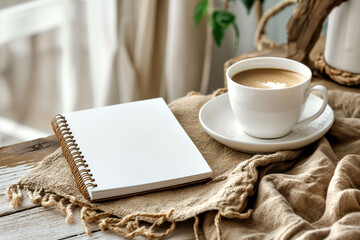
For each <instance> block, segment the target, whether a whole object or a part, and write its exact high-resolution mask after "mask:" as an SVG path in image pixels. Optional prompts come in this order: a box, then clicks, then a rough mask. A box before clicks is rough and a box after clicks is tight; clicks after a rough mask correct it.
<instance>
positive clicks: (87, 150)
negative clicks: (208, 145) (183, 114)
mask: <svg viewBox="0 0 360 240" xmlns="http://www.w3.org/2000/svg"><path fill="white" fill-rule="evenodd" d="M52 126H53V129H54V132H55V134H56V136H57V138H58V140H59V142H60V145H61V146H62V148H63V152H64V155H65V157H66V159H67V161H68V162H69V164H70V166H71V168H72V170H73V174H74V176H75V178H76V180H77V184H78V187H79V189H80V190H81V192H82V193H83V195H84V196H85V197H86V198H87V199H88V200H90V201H99V200H101V199H109V198H114V197H122V196H129V195H133V194H138V193H144V192H149V191H153V190H159V189H165V188H169V187H174V186H178V185H184V184H190V183H192V182H198V181H201V180H205V179H209V178H210V177H211V175H212V171H211V169H210V167H209V165H208V164H207V162H206V161H205V159H204V158H203V157H202V155H201V153H200V152H199V150H198V149H197V148H196V146H195V144H194V143H193V142H192V141H191V139H190V138H189V136H188V135H187V134H186V132H185V131H184V129H183V128H182V127H181V125H180V124H179V122H178V121H177V120H176V118H175V116H174V115H173V114H172V112H171V111H170V109H169V108H168V106H167V105H166V103H165V102H164V100H163V99H162V98H156V99H150V100H144V101H138V102H132V103H125V104H118V105H113V106H106V107H101V108H94V109H88V110H83V111H77V112H71V113H63V114H60V115H57V116H55V117H54V119H53V121H52Z"/></svg>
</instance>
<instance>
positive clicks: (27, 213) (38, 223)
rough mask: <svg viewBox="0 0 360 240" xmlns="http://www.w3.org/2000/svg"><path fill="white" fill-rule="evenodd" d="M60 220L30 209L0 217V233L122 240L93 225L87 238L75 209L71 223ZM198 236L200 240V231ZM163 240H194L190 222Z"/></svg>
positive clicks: (43, 210) (51, 210) (50, 211)
mask: <svg viewBox="0 0 360 240" xmlns="http://www.w3.org/2000/svg"><path fill="white" fill-rule="evenodd" d="M64 219H65V218H64V216H63V215H62V213H60V212H59V211H57V210H56V209H54V208H51V207H50V208H44V207H39V208H31V209H27V210H24V211H18V212H16V213H12V214H10V215H6V216H2V217H0V232H1V235H2V237H4V238H2V239H23V238H24V237H25V236H26V239H49V238H51V239H68V238H70V239H98V238H106V239H125V238H123V237H122V236H120V235H118V234H115V233H114V232H112V231H104V232H102V231H100V229H99V227H98V225H97V224H95V223H91V224H89V226H90V229H91V230H92V234H91V236H88V235H87V234H86V233H85V231H84V226H83V224H82V222H81V220H80V209H79V208H75V209H74V220H75V222H74V223H72V224H67V223H65V220H64ZM160 229H161V228H160ZM200 236H203V233H202V231H200ZM135 239H144V238H143V237H137V238H135ZM167 239H173V240H176V239H194V233H193V220H188V221H185V222H182V223H178V224H177V227H176V229H175V230H174V232H173V233H172V234H171V235H170V236H169V237H168V238H167Z"/></svg>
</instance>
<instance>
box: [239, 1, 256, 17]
mask: <svg viewBox="0 0 360 240" xmlns="http://www.w3.org/2000/svg"><path fill="white" fill-rule="evenodd" d="M241 2H242V3H243V4H244V5H245V8H246V12H247V14H250V11H251V8H252V6H253V5H254V2H255V0H241Z"/></svg>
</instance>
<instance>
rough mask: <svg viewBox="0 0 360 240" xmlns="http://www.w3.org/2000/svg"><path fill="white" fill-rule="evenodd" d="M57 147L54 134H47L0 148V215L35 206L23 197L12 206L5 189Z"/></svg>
mask: <svg viewBox="0 0 360 240" xmlns="http://www.w3.org/2000/svg"><path fill="white" fill-rule="evenodd" d="M58 147H59V144H58V142H57V140H56V138H55V136H49V137H47V138H39V139H35V140H32V141H28V142H23V143H18V144H15V145H10V146H5V147H1V148H0V216H3V215H8V214H11V213H15V212H17V211H23V210H24V209H28V208H34V207H36V205H34V204H33V203H31V201H30V200H29V199H28V198H27V197H24V198H23V204H22V206H21V207H19V208H16V209H14V208H12V207H11V206H10V204H9V200H8V198H7V195H6V189H7V188H8V186H10V185H11V184H13V183H15V182H17V181H18V179H20V178H21V177H22V176H23V175H25V174H26V173H28V172H29V171H30V170H31V169H32V168H34V167H35V166H36V165H37V164H38V163H39V162H40V161H41V160H43V159H44V157H46V156H47V155H49V154H50V153H52V152H53V151H55V150H56V149H57V148H58Z"/></svg>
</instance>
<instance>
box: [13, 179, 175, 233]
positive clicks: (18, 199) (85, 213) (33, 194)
mask: <svg viewBox="0 0 360 240" xmlns="http://www.w3.org/2000/svg"><path fill="white" fill-rule="evenodd" d="M22 190H24V191H25V192H26V193H27V195H28V197H29V199H30V200H31V201H32V203H34V204H38V205H42V206H43V207H55V208H57V209H58V210H59V211H60V212H61V213H62V214H63V215H64V216H65V222H66V223H73V222H74V214H73V209H74V207H80V208H81V216H80V218H81V221H82V222H83V224H84V227H85V232H86V233H87V234H88V235H91V229H90V228H89V225H88V223H92V222H95V223H97V224H98V226H99V228H100V229H101V231H104V230H106V229H109V230H112V231H114V232H115V233H118V234H120V235H122V236H124V237H125V238H130V239H131V238H134V237H136V236H144V237H146V238H148V239H162V238H164V237H166V236H168V235H170V234H171V233H172V232H173V231H174V230H175V227H176V222H175V221H170V220H169V219H170V217H171V216H172V215H173V212H174V209H170V210H169V211H168V212H165V211H161V212H160V213H157V214H146V213H140V212H137V213H134V214H128V215H126V216H124V217H122V218H119V217H115V216H113V215H111V213H108V212H103V211H100V210H97V209H93V208H91V207H90V206H84V205H83V204H81V203H80V202H79V201H77V200H76V199H75V197H70V198H66V197H61V196H58V195H56V194H53V193H46V192H44V190H43V189H35V190H33V189H30V188H29V187H28V186H22V185H21V184H13V185H11V186H10V187H9V188H8V189H7V196H8V197H9V200H10V204H11V206H12V207H14V208H17V207H20V206H21V204H22V199H23V194H22ZM143 218H150V219H153V220H154V221H153V222H152V225H151V226H150V227H148V226H140V221H141V219H143ZM165 222H169V223H171V225H170V226H169V227H168V228H167V229H166V230H165V231H164V232H154V229H155V228H156V227H157V226H160V225H162V224H163V223H165Z"/></svg>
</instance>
